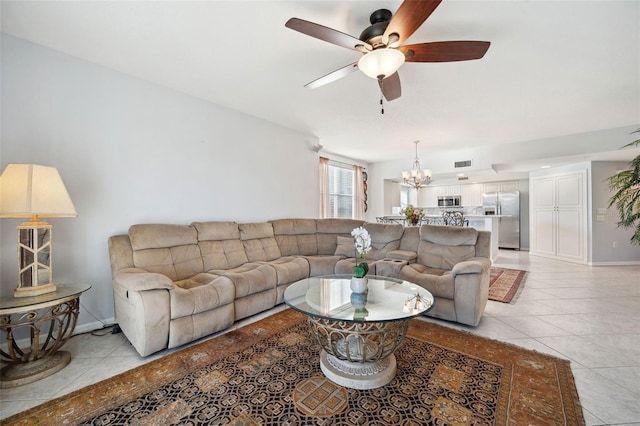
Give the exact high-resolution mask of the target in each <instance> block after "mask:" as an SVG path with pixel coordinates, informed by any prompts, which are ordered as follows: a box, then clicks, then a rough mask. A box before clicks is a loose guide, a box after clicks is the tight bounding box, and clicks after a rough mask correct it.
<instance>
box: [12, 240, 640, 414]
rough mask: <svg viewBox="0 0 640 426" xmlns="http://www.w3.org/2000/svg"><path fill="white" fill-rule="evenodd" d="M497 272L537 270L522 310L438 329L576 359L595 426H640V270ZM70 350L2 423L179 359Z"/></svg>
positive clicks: (79, 339) (76, 342) (93, 340)
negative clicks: (67, 361)
mask: <svg viewBox="0 0 640 426" xmlns="http://www.w3.org/2000/svg"><path fill="white" fill-rule="evenodd" d="M495 266H502V267H507V268H513V269H523V270H526V271H529V273H528V274H527V277H526V281H525V284H524V286H523V287H522V290H521V292H520V293H519V295H518V296H517V299H516V302H515V303H512V304H504V303H498V302H492V301H489V303H488V305H487V309H486V311H485V315H484V317H483V319H482V322H481V323H480V325H479V326H478V327H476V328H473V327H465V326H461V325H459V324H452V323H447V322H444V321H437V322H439V323H441V324H444V325H447V326H450V327H453V328H456V329H463V330H466V331H469V332H472V333H474V334H478V335H482V336H485V337H490V338H493V339H498V340H501V341H504V342H508V343H512V344H515V345H519V346H522V347H525V348H529V349H533V350H536V351H540V352H544V353H548V354H551V355H554V356H557V357H560V358H566V359H569V360H570V361H571V366H572V370H573V374H574V377H575V381H576V385H577V388H578V393H579V395H580V401H581V403H582V406H583V409H584V416H585V420H586V423H587V424H588V425H631V424H635V425H640V404H639V403H638V402H639V401H640V266H615V267H614V266H610V267H589V266H583V265H577V264H573V263H567V262H560V261H555V260H550V259H545V258H540V257H535V256H529V254H528V252H518V251H507V250H501V251H500V256H499V257H498V259H497V261H496V263H495ZM282 309H284V306H279V307H277V308H275V309H274V310H271V311H268V312H266V313H263V314H261V315H257V316H256V317H253V318H250V319H246V320H243V321H240V322H239V323H237V324H236V325H235V326H234V328H238V327H241V326H243V325H246V324H247V323H249V322H252V321H256V320H258V319H261V318H263V317H265V316H267V315H271V314H273V313H274V312H275V311H278V310H282ZM428 320H430V321H433V320H432V319H428ZM64 349H66V350H69V351H71V353H72V357H73V358H72V361H71V363H70V364H69V365H68V366H67V367H66V368H64V369H63V370H61V371H60V372H58V373H56V374H54V375H52V376H50V377H47V378H45V379H43V380H40V381H39V382H36V383H32V384H28V385H24V386H20V387H17V388H13V389H1V390H0V418H5V417H7V416H10V415H12V414H14V413H17V412H20V411H22V410H26V409H27V408H30V407H32V406H35V405H37V404H40V403H42V402H45V401H47V400H49V399H51V398H55V397H58V396H61V395H64V394H66V393H68V392H71V391H74V390H77V389H80V388H82V387H84V386H87V385H89V384H91V383H95V382H97V381H100V380H103V379H106V378H108V377H111V376H113V375H115V374H117V373H120V372H122V371H125V370H128V369H131V368H134V367H136V366H139V365H141V364H144V363H146V362H149V361H151V360H153V359H156V358H158V357H161V356H164V355H166V354H167V353H170V352H172V350H167V351H163V352H161V353H158V354H155V355H152V356H150V357H147V358H141V357H140V356H138V355H137V353H136V352H135V350H134V349H133V348H132V347H131V346H130V345H129V343H128V342H127V341H126V339H125V338H124V336H123V335H122V334H115V335H114V334H110V333H108V334H105V335H104V336H101V337H98V336H92V335H90V334H84V335H79V336H74V337H73V338H72V339H71V340H70V341H69V342H68V343H67V344H66V346H65V347H64Z"/></svg>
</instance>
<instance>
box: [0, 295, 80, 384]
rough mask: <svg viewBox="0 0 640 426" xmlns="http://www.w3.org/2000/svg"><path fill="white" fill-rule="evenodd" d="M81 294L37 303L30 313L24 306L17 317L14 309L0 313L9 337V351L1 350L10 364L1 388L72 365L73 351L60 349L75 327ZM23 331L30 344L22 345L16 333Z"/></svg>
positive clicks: (0, 325) (1, 377)
mask: <svg viewBox="0 0 640 426" xmlns="http://www.w3.org/2000/svg"><path fill="white" fill-rule="evenodd" d="M79 295H80V293H78V294H76V295H74V296H72V298H71V300H63V301H60V300H55V301H52V302H49V303H44V304H42V303H41V304H37V305H33V308H34V309H32V310H28V311H26V312H25V310H24V309H23V310H22V312H16V313H14V315H13V317H12V315H11V313H10V312H8V313H7V314H3V315H1V316H0V329H1V330H2V332H3V333H4V334H5V337H6V350H5V349H4V348H3V349H0V359H1V361H2V363H3V364H8V365H7V366H6V367H3V368H2V369H1V370H0V388H10V387H14V386H20V385H24V384H27V383H31V382H35V381H36V380H40V379H42V378H44V377H47V376H50V375H52V374H53V373H56V372H57V371H60V370H61V369H62V368H64V367H65V366H66V365H67V364H69V362H70V361H71V354H70V353H69V352H66V351H58V349H60V347H62V345H64V343H65V342H66V341H67V340H68V339H69V337H71V335H72V333H73V329H74V328H75V325H76V321H77V319H78V313H79V309H80V302H79V299H78V298H79ZM47 305H48V307H47ZM51 305H53V306H51ZM36 308H39V309H36ZM7 311H9V310H7ZM19 330H26V331H27V332H28V335H29V338H28V339H24V340H28V341H29V342H30V346H29V347H27V348H24V349H23V348H21V347H20V346H19V344H18V340H17V336H16V334H17V335H18V336H19V335H20V334H19ZM41 337H42V339H41Z"/></svg>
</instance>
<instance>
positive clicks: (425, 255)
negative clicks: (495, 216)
mask: <svg viewBox="0 0 640 426" xmlns="http://www.w3.org/2000/svg"><path fill="white" fill-rule="evenodd" d="M477 240H478V231H476V230H475V229H473V228H464V227H459V226H437V225H422V226H421V227H420V243H419V244H418V262H419V263H421V264H423V265H425V266H428V267H430V268H437V269H452V268H453V265H455V264H456V263H459V262H463V261H465V260H468V259H470V258H472V257H475V255H476V247H475V246H476V242H477Z"/></svg>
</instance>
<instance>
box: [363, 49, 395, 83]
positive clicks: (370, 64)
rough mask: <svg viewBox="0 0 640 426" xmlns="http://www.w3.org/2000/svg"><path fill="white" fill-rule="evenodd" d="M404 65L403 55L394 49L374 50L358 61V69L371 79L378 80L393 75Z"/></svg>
mask: <svg viewBox="0 0 640 426" xmlns="http://www.w3.org/2000/svg"><path fill="white" fill-rule="evenodd" d="M402 64H404V53H402V52H401V51H399V50H396V49H388V48H382V49H376V50H373V51H371V52H369V53H367V54H366V55H364V56H363V57H362V58H360V60H359V61H358V68H359V69H360V71H362V72H363V73H365V74H366V75H367V76H369V77H371V78H375V79H378V77H379V76H382V78H386V77H389V76H390V75H393V73H395V72H396V71H398V69H399V68H400V67H401V66H402Z"/></svg>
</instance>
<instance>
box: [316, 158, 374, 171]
mask: <svg viewBox="0 0 640 426" xmlns="http://www.w3.org/2000/svg"><path fill="white" fill-rule="evenodd" d="M324 158H326V159H327V160H329V163H334V164H342V165H343V166H349V167H355V166H358V167H362V168H363V169H366V167H364V166H360V165H358V164H351V163H345V162H344V161H338V160H332V159H331V158H328V157H324Z"/></svg>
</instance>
